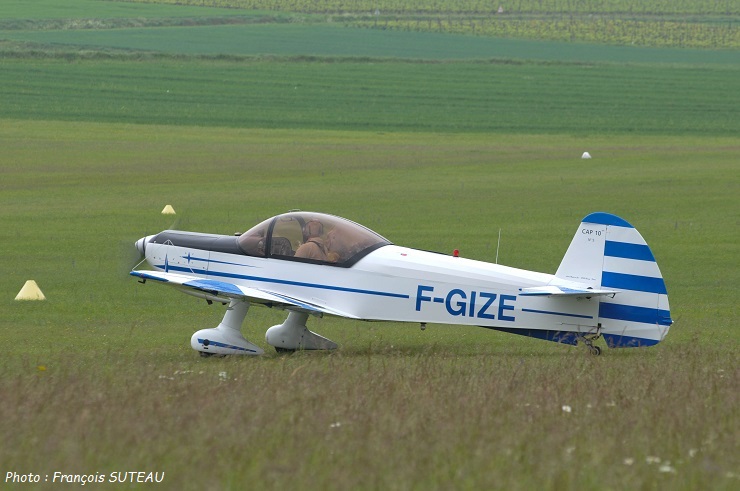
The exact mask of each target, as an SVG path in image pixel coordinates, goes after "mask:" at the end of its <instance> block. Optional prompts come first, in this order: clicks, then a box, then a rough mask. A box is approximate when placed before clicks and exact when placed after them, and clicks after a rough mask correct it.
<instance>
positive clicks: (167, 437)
mask: <svg viewBox="0 0 740 491" xmlns="http://www.w3.org/2000/svg"><path fill="white" fill-rule="evenodd" d="M0 145H1V146H2V148H3V152H2V154H0V168H1V169H2V171H3V179H2V181H0V222H1V223H2V224H3V227H2V229H1V230H0V254H2V256H3V257H4V258H5V261H6V267H5V268H4V274H3V275H2V276H0V291H2V292H5V293H4V300H1V302H2V303H0V305H2V307H1V308H2V311H3V315H2V316H1V317H0V335H1V336H2V340H3V342H4V345H5V346H6V350H5V353H4V356H3V357H2V361H0V370H2V373H3V374H4V376H3V377H2V378H1V379H0V397H1V398H2V400H3V402H4V403H3V404H2V405H1V406H0V407H1V408H2V409H0V411H2V413H0V435H2V438H3V442H4V445H3V446H2V449H1V450H0V463H1V468H0V471H3V474H2V475H3V476H4V475H5V474H4V473H5V472H7V471H8V470H10V471H14V470H17V471H18V472H19V473H20V472H36V473H42V474H44V473H49V474H51V473H53V472H54V471H55V470H60V469H61V470H63V471H64V472H67V473H97V472H100V473H105V474H107V473H109V472H113V471H119V470H129V469H131V470H140V469H141V470H151V471H164V472H165V473H166V481H165V482H166V484H167V487H169V488H176V487H177V488H179V487H183V488H186V489H202V488H204V487H209V486H211V487H217V488H231V489H237V488H241V487H242V485H243V483H244V482H259V483H260V487H264V488H270V489H272V488H275V489H276V488H284V487H285V486H291V487H298V488H309V489H327V488H328V489H347V488H360V489H377V488H390V489H408V488H410V487H412V488H413V487H422V488H428V487H433V488H450V487H455V488H463V489H480V488H481V487H493V488H497V487H502V488H511V489H531V488H535V487H536V488H547V489H575V488H578V489H604V488H609V489H634V488H636V487H644V488H663V487H670V488H672V489H695V488H697V487H704V486H706V487H710V488H712V489H732V488H733V487H734V486H735V485H736V484H737V477H736V460H735V459H734V448H735V445H736V441H737V427H738V426H737V413H736V407H737V406H736V404H737V393H738V378H737V375H738V373H737V369H736V367H735V357H736V356H735V355H736V352H737V348H738V342H739V338H738V333H737V330H736V329H735V327H736V326H735V322H736V319H737V307H736V302H735V297H736V293H737V291H738V288H739V287H740V277H739V276H738V271H737V268H733V267H732V266H731V265H732V264H733V261H734V258H735V255H736V244H737V238H738V236H737V222H738V219H739V217H738V211H737V210H738V209H740V208H739V207H738V198H737V196H738V193H737V188H738V179H737V165H736V155H737V149H738V148H739V147H740V141H739V140H738V139H737V137H725V138H718V137H701V136H683V137H669V136H662V137H658V136H591V137H589V136H566V135H552V136H543V135H505V134H504V135H496V134H490V133H489V134H432V133H423V132H414V133H400V132H397V133H384V134H382V133H377V132H336V131H308V130H257V129H225V128H202V127H183V126H142V125H129V124H99V123H64V122H35V121H18V120H3V121H2V122H0ZM584 150H588V151H590V152H591V154H592V155H593V157H594V158H593V159H592V160H591V161H583V160H581V159H580V155H581V153H582V152H583V151H584ZM165 204H172V205H173V206H174V208H175V209H176V210H177V212H178V215H177V218H176V220H177V221H176V223H175V225H176V226H177V227H178V228H181V229H187V230H197V231H207V232H214V233H232V232H234V231H241V230H245V229H247V228H249V227H250V226H251V225H253V224H255V223H257V222H258V221H259V220H261V219H264V218H266V217H268V216H270V215H272V214H275V213H278V212H281V211H283V210H286V209H289V208H297V207H299V208H303V209H315V210H322V211H327V212H330V213H336V214H340V215H344V216H347V217H349V218H351V219H354V220H356V221H358V222H360V223H364V224H367V225H368V226H370V227H372V228H373V229H375V230H377V231H378V232H380V233H381V234H383V235H385V236H387V237H389V238H390V239H391V240H393V241H395V242H396V243H399V244H403V245H409V246H412V247H418V248H425V249H434V250H441V251H450V250H452V249H453V248H459V249H460V250H461V251H462V254H463V255H464V256H466V257H472V258H477V259H482V260H492V259H493V258H494V256H495V249H496V239H497V234H498V229H499V228H501V229H502V236H503V239H502V246H501V251H500V262H501V263H503V264H507V265H511V266H517V267H525V268H528V269H534V270H539V271H544V272H553V271H554V270H555V268H556V267H557V264H558V263H559V261H560V258H561V257H562V254H563V253H564V251H565V249H566V248H567V246H568V243H569V241H570V239H571V237H572V234H573V233H574V232H575V228H576V226H577V223H578V221H579V220H580V218H581V217H582V216H583V215H585V214H586V213H588V212H590V211H594V210H607V211H611V212H614V213H618V214H620V215H622V216H624V217H625V218H627V219H628V220H630V221H631V222H632V223H633V224H634V225H635V226H636V227H637V228H638V229H639V230H640V231H641V232H642V234H643V235H644V236H645V237H646V239H647V240H648V242H649V243H650V245H651V247H652V249H653V251H654V253H655V255H656V257H657V259H658V262H659V264H660V266H661V269H662V271H663V273H664V275H665V278H666V282H667V285H668V290H669V295H670V300H671V306H672V314H673V317H674V319H676V324H675V325H674V327H673V328H672V331H671V333H670V334H669V336H668V338H667V339H666V341H665V342H664V343H661V344H660V345H659V346H657V347H654V348H650V349H645V350H616V351H612V350H608V352H607V353H605V354H604V355H603V356H602V357H601V358H599V359H595V358H592V357H589V356H588V355H587V354H586V353H585V352H584V351H583V350H578V349H574V348H571V347H563V346H559V345H556V344H551V343H545V342H542V341H536V340H529V339H524V338H519V337H516V336H508V335H505V334H501V333H495V332H491V331H488V330H484V329H479V328H460V327H452V326H436V325H435V326H429V328H428V329H427V330H426V331H425V332H421V331H420V330H419V329H418V327H416V326H409V325H398V324H381V323H371V324H368V323H361V322H353V321H346V320H341V319H331V318H325V319H320V320H315V319H314V320H312V321H311V326H312V328H313V329H315V330H316V331H318V332H320V333H321V334H323V335H326V336H328V337H330V338H332V339H334V340H336V341H337V342H339V344H340V346H341V348H340V349H339V351H338V352H337V353H334V354H320V353H318V354H317V353H315V354H310V353H304V354H297V355H295V356H290V357H278V356H276V355H275V354H271V352H269V351H268V355H266V356H265V357H263V358H260V359H243V358H238V359H233V358H232V359H224V360H201V359H200V358H198V357H197V356H196V355H195V353H193V352H192V350H191V349H190V348H189V345H188V339H189V336H190V335H191V333H192V332H193V331H194V330H196V329H199V328H202V327H208V326H214V325H216V323H217V322H218V321H219V320H220V317H221V315H222V313H223V309H222V308H221V307H220V306H210V307H209V306H207V305H206V304H205V302H201V301H197V300H194V299H192V298H190V297H187V296H185V295H180V294H177V293H175V292H173V291H170V290H169V289H166V288H158V287H157V286H151V285H149V284H147V285H144V286H143V285H140V284H137V283H136V282H135V281H134V280H133V279H132V278H130V277H128V276H127V269H128V267H130V266H131V265H132V262H131V261H132V257H131V252H132V250H133V241H134V240H136V239H137V238H139V237H141V236H143V235H146V234H150V233H154V232H157V231H159V230H161V229H165V228H168V227H170V226H172V225H173V223H172V222H173V218H172V217H166V216H163V215H160V213H159V212H160V210H161V209H162V207H163V206H164V205H165ZM31 278H32V279H35V280H36V281H37V282H38V284H39V286H40V287H41V289H42V290H43V291H44V293H45V294H46V296H47V298H48V300H47V301H45V302H16V301H13V297H14V295H15V294H16V293H17V291H18V290H19V289H20V287H21V286H22V285H23V282H24V281H25V280H27V279H31ZM283 317H284V313H281V312H275V311H272V310H270V309H265V308H258V307H255V308H253V309H252V311H251V312H250V316H249V317H248V320H247V324H246V327H245V333H246V335H247V337H248V339H250V340H252V341H254V342H256V343H258V344H259V345H261V346H263V347H265V348H269V347H268V346H267V345H266V344H265V343H264V337H263V334H264V329H265V328H266V327H268V326H270V325H273V324H277V323H279V322H281V320H282V319H283ZM221 372H225V373H224V374H223V375H222V374H221ZM563 406H569V407H570V408H571V412H570V413H568V412H566V411H564V410H563ZM655 458H659V459H660V460H661V462H660V463H659V464H658V463H654V461H655ZM201 467H204V468H208V469H209V472H208V473H202V472H199V471H197V470H194V469H195V468H201ZM661 469H663V470H662V471H661ZM48 487H49V488H50V489H51V488H53V486H51V485H49V486H48Z"/></svg>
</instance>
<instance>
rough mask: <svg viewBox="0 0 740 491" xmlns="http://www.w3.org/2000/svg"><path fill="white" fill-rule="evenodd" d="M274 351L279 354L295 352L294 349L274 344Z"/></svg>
mask: <svg viewBox="0 0 740 491" xmlns="http://www.w3.org/2000/svg"><path fill="white" fill-rule="evenodd" d="M275 351H277V352H278V354H279V355H289V354H291V353H295V352H296V350H294V349H288V348H280V347H278V346H275Z"/></svg>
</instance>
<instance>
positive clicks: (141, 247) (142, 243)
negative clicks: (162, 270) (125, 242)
mask: <svg viewBox="0 0 740 491" xmlns="http://www.w3.org/2000/svg"><path fill="white" fill-rule="evenodd" d="M152 237H154V236H153V235H147V236H146V237H142V238H140V239H139V240H137V241H136V242H135V243H134V245H135V246H136V249H137V250H138V251H139V254H141V255H142V256H144V255H145V254H146V245H147V244H148V243H149V241H150V240H151V239H152Z"/></svg>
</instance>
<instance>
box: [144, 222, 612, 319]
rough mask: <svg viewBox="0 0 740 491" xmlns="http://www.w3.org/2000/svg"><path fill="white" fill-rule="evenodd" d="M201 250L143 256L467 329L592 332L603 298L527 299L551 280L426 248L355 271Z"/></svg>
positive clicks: (386, 253)
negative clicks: (532, 289)
mask: <svg viewBox="0 0 740 491" xmlns="http://www.w3.org/2000/svg"><path fill="white" fill-rule="evenodd" d="M189 235H190V236H191V237H198V238H199V240H191V241H190V242H191V243H192V244H193V245H197V244H218V243H219V241H220V243H221V245H220V246H218V247H209V249H213V250H207V249H199V248H197V247H193V246H187V244H188V241H187V240H183V241H179V243H180V244H184V245H175V244H174V243H172V242H170V241H165V243H162V244H156V243H155V244H149V245H147V247H146V259H147V261H148V262H149V264H150V265H151V266H152V267H153V268H155V269H157V270H161V271H166V272H173V273H183V274H188V275H192V276H197V277H200V278H204V279H212V280H219V281H227V282H230V283H234V284H237V285H242V286H245V287H250V288H256V289H262V290H266V291H276V292H279V293H280V294H282V295H288V296H290V297H294V298H298V299H301V300H303V301H306V302H309V303H311V304H314V305H318V306H326V307H327V309H330V310H332V309H333V310H337V311H339V312H341V313H343V314H344V315H346V316H347V317H353V318H357V319H362V320H372V321H400V322H417V323H442V324H463V325H475V326H482V327H502V328H531V329H547V330H559V331H574V332H589V331H591V330H593V328H594V326H595V325H596V321H597V314H598V300H593V301H592V300H591V299H586V298H583V299H582V301H579V302H575V301H574V299H569V298H552V297H531V296H522V295H521V292H520V289H521V288H528V287H537V286H545V285H552V284H557V285H561V286H576V287H581V288H583V285H582V284H576V283H573V282H568V281H565V280H562V279H560V278H556V277H555V276H553V275H549V274H544V273H537V272H532V271H526V270H522V269H516V268H510V267H506V266H501V265H497V264H492V263H487V262H483V261H476V260H471V259H466V258H461V257H454V256H448V255H445V254H438V253H434V252H428V251H421V250H417V249H411V248H406V247H400V246H396V245H393V244H388V245H384V246H382V247H379V248H377V249H375V250H373V251H372V252H370V253H369V254H367V255H365V256H364V257H362V258H361V259H360V260H358V261H357V262H355V263H354V264H352V265H351V266H350V267H338V266H333V265H327V264H315V263H313V262H303V261H300V260H295V259H288V258H275V257H253V256H249V255H245V254H241V253H239V252H238V250H237V249H233V250H231V249H230V248H229V247H225V246H223V244H226V243H229V239H232V240H233V237H230V236H215V235H207V234H189Z"/></svg>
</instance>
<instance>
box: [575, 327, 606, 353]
mask: <svg viewBox="0 0 740 491" xmlns="http://www.w3.org/2000/svg"><path fill="white" fill-rule="evenodd" d="M600 331H601V324H599V327H598V328H597V330H596V332H589V333H586V334H581V335H580V336H579V340H580V341H583V344H585V345H586V346H588V351H589V353H591V354H592V355H594V356H599V355H600V354H601V348H600V347H598V346H595V345H594V341H596V340H597V339H599V338H600V337H601V332H600Z"/></svg>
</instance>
